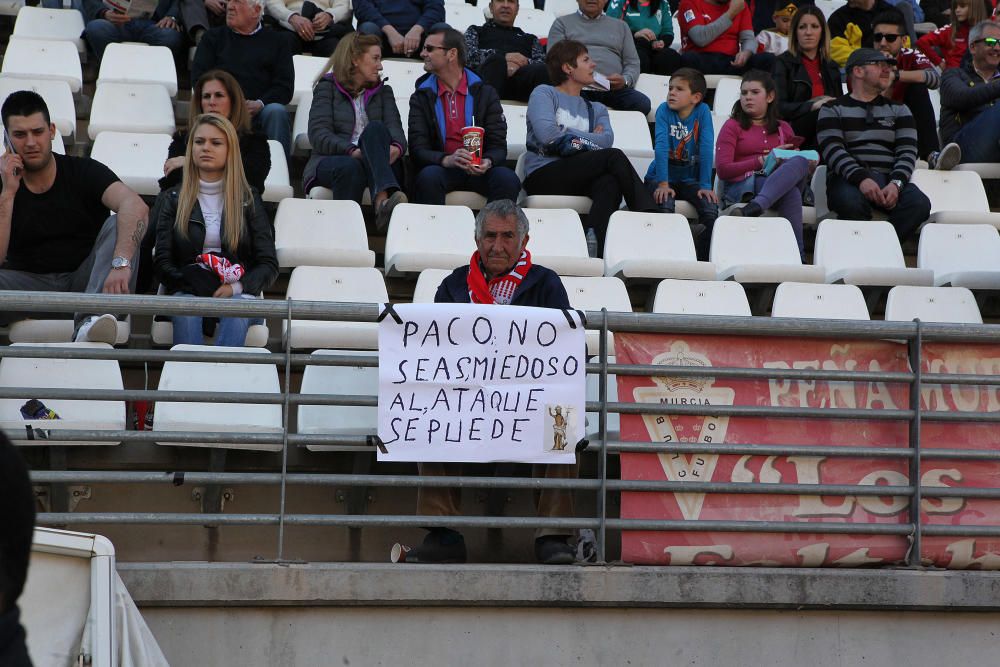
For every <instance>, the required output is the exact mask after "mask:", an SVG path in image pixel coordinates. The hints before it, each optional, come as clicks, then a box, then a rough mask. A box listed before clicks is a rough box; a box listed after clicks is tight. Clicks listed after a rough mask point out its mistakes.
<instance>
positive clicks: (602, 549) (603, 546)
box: [597, 308, 608, 563]
mask: <svg viewBox="0 0 1000 667" xmlns="http://www.w3.org/2000/svg"><path fill="white" fill-rule="evenodd" d="M599 351H600V357H601V379H600V386H599V387H598V389H597V395H598V397H599V399H600V402H601V410H600V413H599V414H598V418H597V419H598V422H597V424H598V433H600V436H601V449H600V451H598V452H597V474H598V477H600V480H601V491H600V494H599V495H598V496H597V513H598V518H599V519H600V522H601V526H600V528H599V534H598V536H597V562H599V563H604V562H606V561H607V539H608V534H607V532H608V529H607V521H608V447H607V445H608V309H607V308H601V337H600V350H599Z"/></svg>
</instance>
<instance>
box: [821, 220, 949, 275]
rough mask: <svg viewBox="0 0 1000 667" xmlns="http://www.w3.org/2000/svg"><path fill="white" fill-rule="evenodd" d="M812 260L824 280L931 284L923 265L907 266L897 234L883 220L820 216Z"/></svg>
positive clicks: (928, 272)
mask: <svg viewBox="0 0 1000 667" xmlns="http://www.w3.org/2000/svg"><path fill="white" fill-rule="evenodd" d="M813 262H814V263H815V264H818V265H820V266H822V267H824V268H825V269H826V281H827V282H829V283H846V284H848V285H861V286H864V287H876V286H877V287H890V286H893V285H932V284H933V281H934V274H933V272H932V271H928V270H927V269H914V268H908V267H907V266H906V262H905V261H904V260H903V249H902V247H901V246H900V244H899V236H897V235H896V230H895V228H893V226H892V225H891V224H889V223H888V222H887V221H885V220H863V221H857V220H834V219H831V220H824V221H823V222H821V223H819V229H817V231H816V244H815V246H814V247H813Z"/></svg>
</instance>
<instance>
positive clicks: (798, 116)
mask: <svg viewBox="0 0 1000 667" xmlns="http://www.w3.org/2000/svg"><path fill="white" fill-rule="evenodd" d="M774 85H775V88H776V91H777V100H778V112H779V113H780V114H781V117H782V118H784V119H785V120H786V121H788V123H789V124H790V125H791V126H792V129H793V130H795V134H797V135H798V136H800V137H802V138H803V139H804V140H805V141H804V142H803V144H802V145H803V147H805V148H816V145H817V144H816V119H817V118H819V110H820V107H822V106H823V105H824V104H827V103H828V102H832V101H833V100H834V99H836V98H838V97H840V96H841V95H843V94H844V90H843V87H842V84H841V81H840V68H839V67H837V63H836V62H834V61H833V59H831V58H830V29H829V28H828V27H827V25H826V17H824V16H823V12H822V11H821V10H819V9H817V8H816V7H815V6H814V5H806V6H804V7H800V8H799V10H798V11H797V12H795V16H793V17H792V27H791V30H790V38H789V42H788V51H786V52H785V53H782V54H781V55H780V56H778V58H777V60H775V63H774Z"/></svg>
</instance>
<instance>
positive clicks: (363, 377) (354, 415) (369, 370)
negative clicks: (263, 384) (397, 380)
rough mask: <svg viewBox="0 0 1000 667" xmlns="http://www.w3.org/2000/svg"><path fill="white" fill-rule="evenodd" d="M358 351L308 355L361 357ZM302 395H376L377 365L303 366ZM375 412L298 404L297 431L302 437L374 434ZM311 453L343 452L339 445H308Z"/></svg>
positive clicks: (365, 408)
mask: <svg viewBox="0 0 1000 667" xmlns="http://www.w3.org/2000/svg"><path fill="white" fill-rule="evenodd" d="M370 354H371V352H361V351H358V350H316V351H315V352H313V353H312V354H311V355H310V356H312V357H317V358H319V357H329V356H333V355H346V356H361V355H370ZM301 391H302V393H303V394H323V395H324V396H331V395H333V396H337V395H347V396H358V395H372V394H376V393H378V367H377V366H318V365H307V366H306V367H305V370H304V371H303V372H302V390H301ZM377 412H378V409H377V408H374V407H363V406H356V405H300V406H299V409H298V432H299V433H300V434H303V435H316V434H323V433H336V434H342V435H370V434H375V433H376V432H377V431H378V414H377ZM306 447H307V448H308V449H309V450H310V451H314V452H328V451H344V446H343V445H326V444H309V445H306Z"/></svg>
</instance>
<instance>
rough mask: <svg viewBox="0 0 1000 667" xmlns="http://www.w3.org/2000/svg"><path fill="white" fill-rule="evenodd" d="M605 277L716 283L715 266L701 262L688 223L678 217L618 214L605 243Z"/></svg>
mask: <svg viewBox="0 0 1000 667" xmlns="http://www.w3.org/2000/svg"><path fill="white" fill-rule="evenodd" d="M604 275H606V276H616V277H618V278H622V279H623V280H626V281H628V280H658V279H662V278H684V279H693V280H714V279H715V276H716V270H715V265H714V264H712V263H711V262H699V261H698V260H697V258H696V255H695V249H694V240H693V239H692V237H691V227H690V225H689V224H688V221H687V219H685V218H684V216H682V215H680V214H678V213H670V214H663V213H632V212H630V211H615V212H614V213H612V214H611V220H610V221H609V223H608V233H607V237H606V238H605V240H604Z"/></svg>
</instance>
